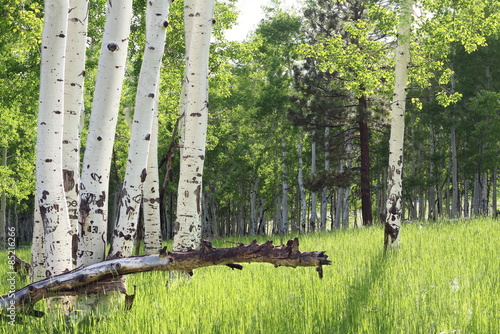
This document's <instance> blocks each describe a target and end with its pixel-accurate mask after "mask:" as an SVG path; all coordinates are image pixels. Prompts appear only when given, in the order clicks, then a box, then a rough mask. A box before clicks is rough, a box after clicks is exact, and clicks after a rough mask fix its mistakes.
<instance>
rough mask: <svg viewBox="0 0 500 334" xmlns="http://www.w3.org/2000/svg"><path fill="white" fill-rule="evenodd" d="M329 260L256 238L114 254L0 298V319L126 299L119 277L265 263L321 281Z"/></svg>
mask: <svg viewBox="0 0 500 334" xmlns="http://www.w3.org/2000/svg"><path fill="white" fill-rule="evenodd" d="M327 258H328V256H327V255H326V254H325V253H324V252H300V251H299V240H298V239H297V238H295V239H294V240H289V241H288V243H287V244H286V245H283V246H274V245H273V243H272V241H268V242H265V243H263V244H257V241H255V240H254V241H253V242H252V243H251V244H249V245H245V244H240V245H239V246H236V247H230V248H215V247H213V246H212V244H211V243H210V242H208V241H204V242H203V243H202V245H201V248H200V249H199V250H196V251H189V252H167V251H166V249H165V248H164V249H163V250H162V251H160V253H159V254H154V255H144V256H134V257H120V254H115V256H113V258H108V259H107V260H106V261H103V262H100V263H96V264H93V265H90V266H87V267H82V268H77V269H75V270H73V271H70V272H67V273H64V274H61V275H57V276H54V277H51V278H48V279H44V280H41V281H38V282H35V283H32V284H29V285H27V286H25V287H23V288H21V289H19V290H15V291H10V292H9V293H7V294H5V295H2V296H0V315H5V316H9V315H10V314H15V315H17V314H26V315H32V316H36V317H40V316H43V312H40V311H36V310H34V306H35V304H36V303H37V302H38V301H40V300H42V299H44V298H49V297H57V296H69V295H81V294H94V293H106V292H108V291H118V292H120V293H123V294H125V295H126V296H129V295H128V294H127V290H126V287H125V284H124V283H123V280H122V279H121V277H122V276H124V275H129V274H134V273H140V272H146V271H172V270H177V271H185V272H188V273H190V274H191V275H192V273H193V270H194V269H196V268H202V267H208V266H214V265H227V266H229V267H230V268H232V269H242V268H243V267H242V266H241V265H238V264H236V263H245V262H248V263H250V262H264V263H270V264H273V265H274V266H275V267H279V266H286V267H294V268H295V267H316V270H317V271H318V274H319V277H320V278H322V277H323V270H322V266H323V265H329V264H330V261H329V260H328V259H327ZM132 296H133V295H132Z"/></svg>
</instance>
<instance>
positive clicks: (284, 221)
mask: <svg viewBox="0 0 500 334" xmlns="http://www.w3.org/2000/svg"><path fill="white" fill-rule="evenodd" d="M281 147H282V152H281V153H282V156H283V161H282V169H283V171H282V197H281V225H280V228H279V231H280V234H286V233H287V232H288V182H287V174H288V167H287V165H286V161H285V160H286V150H285V147H286V144H285V143H284V142H283V143H282V144H281Z"/></svg>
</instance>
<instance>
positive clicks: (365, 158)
mask: <svg viewBox="0 0 500 334" xmlns="http://www.w3.org/2000/svg"><path fill="white" fill-rule="evenodd" d="M358 101H359V109H360V110H359V121H358V126H359V137H360V148H361V170H360V172H361V173H360V174H361V182H360V186H361V214H362V217H363V225H364V226H367V225H372V223H373V215H372V198H371V182H370V180H371V177H370V169H371V163H370V136H369V133H368V122H367V121H366V117H367V115H366V114H367V112H366V109H367V103H366V97H365V96H362V97H361V98H359V100H358Z"/></svg>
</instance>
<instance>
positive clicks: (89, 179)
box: [77, 0, 132, 266]
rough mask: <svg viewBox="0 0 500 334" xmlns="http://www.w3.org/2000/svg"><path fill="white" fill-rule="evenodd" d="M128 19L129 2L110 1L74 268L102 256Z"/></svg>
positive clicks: (85, 161)
mask: <svg viewBox="0 0 500 334" xmlns="http://www.w3.org/2000/svg"><path fill="white" fill-rule="evenodd" d="M131 18H132V1H131V0H122V1H119V2H118V1H109V2H108V5H107V14H106V23H105V27H104V36H103V40H102V44H101V54H100V57H99V64H98V68H97V78H96V84H95V94H94V101H93V105H92V113H91V116H90V124H89V132H88V135H87V144H86V149H85V155H84V159H83V167H82V175H81V181H80V182H81V184H80V220H81V221H80V222H79V224H78V227H79V231H78V234H79V245H78V253H77V265H78V266H81V265H85V266H86V265H89V264H93V263H96V262H101V261H103V260H104V258H105V252H106V239H107V228H108V227H107V224H108V198H109V195H108V185H109V174H110V165H111V158H112V154H113V144H114V138H115V131H116V122H117V119H118V110H119V107H120V97H121V92H122V84H123V79H124V75H125V65H126V59H127V51H128V40H129V36H130V21H131Z"/></svg>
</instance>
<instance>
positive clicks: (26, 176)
mask: <svg viewBox="0 0 500 334" xmlns="http://www.w3.org/2000/svg"><path fill="white" fill-rule="evenodd" d="M1 3H2V6H1V8H2V9H1V10H0V12H1V15H2V20H0V31H2V32H3V33H2V34H1V35H0V91H2V94H1V96H0V134H1V136H0V164H1V160H2V157H3V155H4V154H5V155H6V165H5V166H4V165H3V164H2V165H1V166H0V193H2V192H5V193H6V195H7V197H9V198H13V199H14V200H16V201H20V200H22V199H26V198H27V197H28V195H29V194H30V193H32V191H33V182H34V168H33V165H34V160H35V156H34V146H35V141H36V138H35V134H36V129H35V127H36V107H37V103H38V100H37V96H38V73H39V72H38V68H39V65H38V62H39V52H38V48H39V44H40V37H41V29H42V13H41V8H42V5H41V4H40V3H39V2H37V1H9V0H3V1H1ZM7 32H8V33H7Z"/></svg>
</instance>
